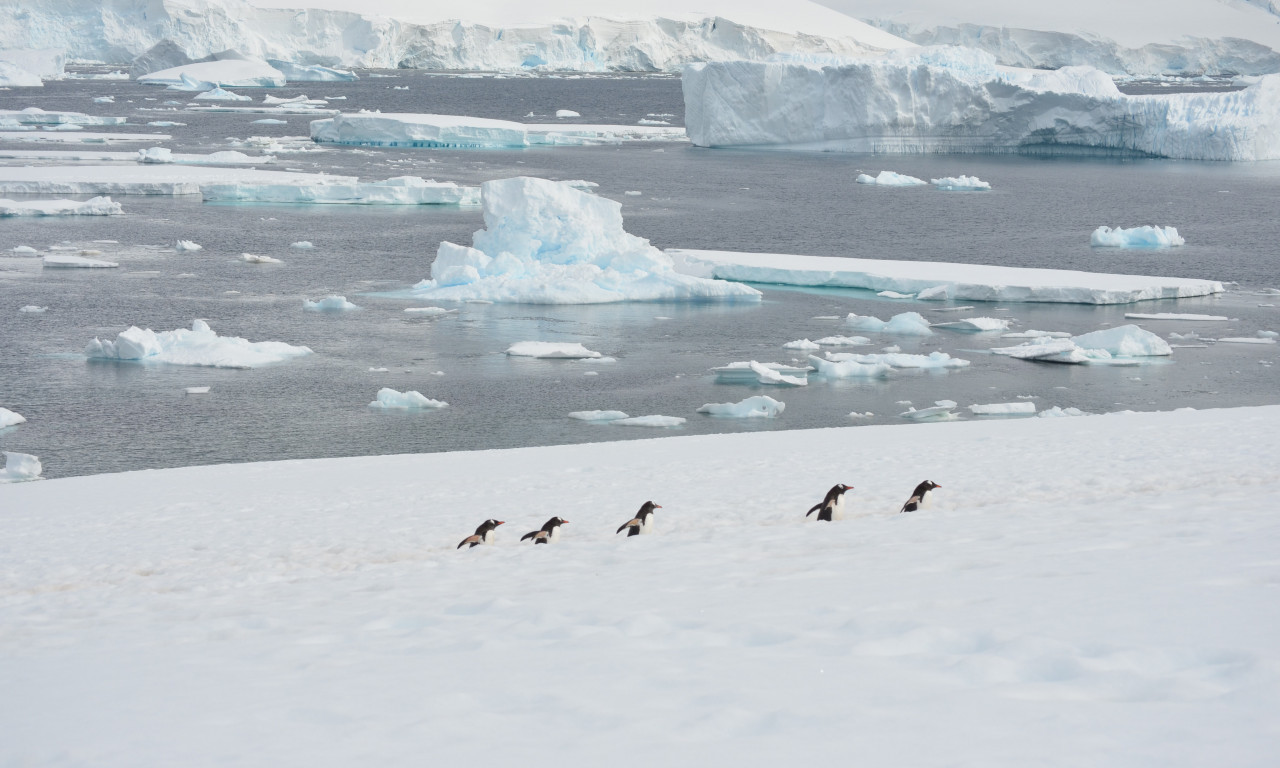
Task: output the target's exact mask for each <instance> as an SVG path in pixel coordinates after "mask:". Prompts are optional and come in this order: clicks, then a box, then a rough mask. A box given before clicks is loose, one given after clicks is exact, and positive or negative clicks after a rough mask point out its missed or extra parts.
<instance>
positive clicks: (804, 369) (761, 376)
mask: <svg viewBox="0 0 1280 768" xmlns="http://www.w3.org/2000/svg"><path fill="white" fill-rule="evenodd" d="M812 370H813V368H812V366H807V365H805V366H796V365H787V364H786V363H759V362H756V361H755V360H741V361H739V362H736V363H729V364H728V365H722V366H720V367H719V368H712V369H711V372H712V373H714V374H715V375H716V380H717V381H720V382H722V383H725V384H773V385H781V386H791V387H802V386H804V385H806V384H808V383H809V372H810V371H812Z"/></svg>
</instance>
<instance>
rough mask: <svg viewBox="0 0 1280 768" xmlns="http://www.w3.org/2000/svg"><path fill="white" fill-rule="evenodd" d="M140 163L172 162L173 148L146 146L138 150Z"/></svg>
mask: <svg viewBox="0 0 1280 768" xmlns="http://www.w3.org/2000/svg"><path fill="white" fill-rule="evenodd" d="M138 162H140V163H172V162H173V150H172V149H169V148H168V147H148V148H146V149H140V150H138Z"/></svg>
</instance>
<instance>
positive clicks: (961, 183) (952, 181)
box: [929, 176, 991, 192]
mask: <svg viewBox="0 0 1280 768" xmlns="http://www.w3.org/2000/svg"><path fill="white" fill-rule="evenodd" d="M929 183H930V184H932V185H934V186H935V187H937V188H938V189H939V190H941V191H943V192H986V191H988V190H990V189H991V185H990V184H989V183H987V182H985V181H983V180H982V179H980V178H978V177H977V176H945V177H943V178H941V179H929Z"/></svg>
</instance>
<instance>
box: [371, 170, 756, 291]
mask: <svg viewBox="0 0 1280 768" xmlns="http://www.w3.org/2000/svg"><path fill="white" fill-rule="evenodd" d="M480 189H481V192H480V196H481V203H482V205H483V207H484V223H485V228H484V229H481V230H479V231H477V232H476V233H475V235H474V236H473V243H474V247H470V248H468V247H466V246H462V245H456V244H454V243H451V242H448V241H445V242H442V243H441V244H440V247H439V249H438V251H437V254H436V260H435V262H434V263H433V264H432V265H431V278H430V279H428V280H423V281H422V282H420V283H418V284H417V285H415V286H413V287H412V288H409V289H407V290H404V291H398V292H395V293H393V294H391V295H392V296H397V297H401V298H412V299H432V300H447V301H466V300H476V299H478V300H484V301H502V302H524V303H530V304H599V303H606V302H615V301H672V300H710V299H719V300H748V301H758V300H759V299H760V295H761V294H760V292H759V291H757V290H756V289H754V288H751V287H749V286H746V285H742V284H740V283H732V282H727V281H722V280H711V279H706V278H701V277H692V276H689V275H683V274H680V273H679V272H677V271H675V269H673V265H672V261H671V259H670V258H669V257H668V256H667V255H666V254H664V253H663V252H662V251H660V250H658V249H657V248H654V247H653V246H652V245H650V244H649V241H648V240H645V239H643V238H640V237H636V236H635V235H631V234H628V233H627V232H626V231H625V230H624V229H623V226H622V205H621V204H620V203H618V202H616V201H614V200H609V199H607V198H603V197H597V196H596V195H592V194H589V193H585V192H582V191H580V190H577V189H574V188H572V187H569V186H567V185H565V184H561V183H559V182H555V181H548V180H546V179H537V178H530V177H524V176H521V177H516V178H511V179H499V180H496V181H487V182H485V183H484V184H483V185H481V188H480Z"/></svg>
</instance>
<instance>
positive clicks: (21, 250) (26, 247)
mask: <svg viewBox="0 0 1280 768" xmlns="http://www.w3.org/2000/svg"><path fill="white" fill-rule="evenodd" d="M13 252H14V253H22V254H28V253H31V254H34V253H39V251H37V250H36V249H35V248H32V247H31V246H29V245H19V246H18V247H17V248H14V249H13Z"/></svg>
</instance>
